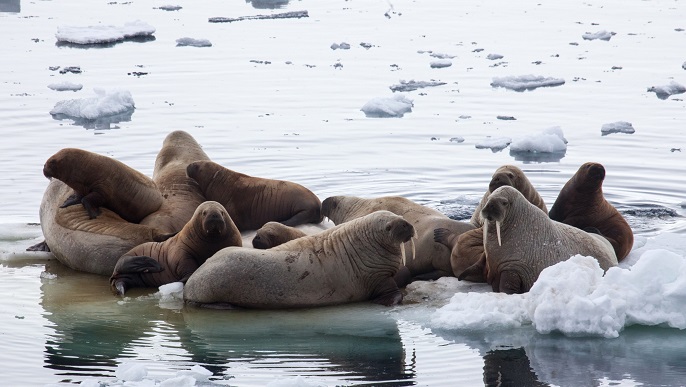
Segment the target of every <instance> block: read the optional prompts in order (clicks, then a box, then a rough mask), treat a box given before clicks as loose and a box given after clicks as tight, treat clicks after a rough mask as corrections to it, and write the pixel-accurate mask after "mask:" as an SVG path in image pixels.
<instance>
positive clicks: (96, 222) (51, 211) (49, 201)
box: [39, 179, 164, 276]
mask: <svg viewBox="0 0 686 387" xmlns="http://www.w3.org/2000/svg"><path fill="white" fill-rule="evenodd" d="M73 192H74V190H73V189H72V188H70V187H69V186H68V185H66V184H65V183H63V182H62V181H60V180H57V179H52V180H50V183H49V184H48V186H47V188H46V189H45V193H44V194H43V200H42V201H41V205H40V211H39V215H40V225H41V229H42V230H43V236H44V237H45V243H46V244H47V246H49V251H51V252H52V253H53V254H54V255H55V257H56V258H57V259H58V260H59V261H60V262H62V263H63V264H64V265H66V266H68V267H70V268H72V269H74V270H80V271H85V272H88V273H94V274H100V275H106V276H110V275H111V274H112V271H113V270H114V266H115V265H116V263H117V260H118V259H119V257H121V256H122V254H124V253H126V252H127V251H129V250H131V249H132V248H133V247H135V246H137V245H140V244H141V243H145V242H150V241H154V240H164V237H163V236H162V235H161V234H160V232H159V231H157V230H155V229H154V228H152V227H149V226H144V225H140V224H136V223H131V222H127V221H126V220H124V219H122V218H121V217H120V216H119V215H117V214H116V213H114V212H113V211H111V210H109V209H107V208H104V207H103V208H101V214H100V215H99V216H98V217H97V218H95V219H91V217H90V216H89V215H88V213H87V212H86V210H85V209H84V208H83V206H69V207H60V204H62V203H63V202H64V201H65V200H66V199H67V198H68V197H69V196H70V195H71V194H73Z"/></svg>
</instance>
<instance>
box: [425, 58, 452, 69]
mask: <svg viewBox="0 0 686 387" xmlns="http://www.w3.org/2000/svg"><path fill="white" fill-rule="evenodd" d="M452 65H453V62H452V61H450V60H449V59H441V60H435V61H432V62H431V63H429V66H431V68H432V69H441V68H444V67H450V66H452Z"/></svg>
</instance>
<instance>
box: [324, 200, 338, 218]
mask: <svg viewBox="0 0 686 387" xmlns="http://www.w3.org/2000/svg"><path fill="white" fill-rule="evenodd" d="M336 207H338V201H337V200H336V198H335V197H333V196H331V197H328V198H326V199H324V201H323V202H322V215H323V216H326V217H327V218H330V217H331V216H330V215H331V213H332V212H333V211H334V210H335V209H336Z"/></svg>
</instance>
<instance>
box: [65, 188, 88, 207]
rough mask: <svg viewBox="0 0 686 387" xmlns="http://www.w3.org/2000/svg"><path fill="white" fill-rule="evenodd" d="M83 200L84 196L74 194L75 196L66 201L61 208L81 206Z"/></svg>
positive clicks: (72, 195) (70, 196)
mask: <svg viewBox="0 0 686 387" xmlns="http://www.w3.org/2000/svg"><path fill="white" fill-rule="evenodd" d="M81 199H83V196H81V195H79V194H77V193H76V192H74V193H73V194H71V195H69V197H68V198H67V200H65V201H64V203H62V205H61V206H60V208H66V207H69V206H73V205H76V204H81Z"/></svg>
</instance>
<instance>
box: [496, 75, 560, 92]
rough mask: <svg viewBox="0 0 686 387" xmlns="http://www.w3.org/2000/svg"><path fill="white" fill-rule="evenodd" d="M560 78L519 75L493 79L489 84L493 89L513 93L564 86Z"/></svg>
mask: <svg viewBox="0 0 686 387" xmlns="http://www.w3.org/2000/svg"><path fill="white" fill-rule="evenodd" d="M564 83H565V80H564V79H562V78H552V77H544V76H541V75H531V74H530V75H520V76H508V77H495V78H493V81H492V82H491V86H493V87H503V88H506V89H510V90H514V91H525V90H534V89H537V88H539V87H553V86H560V85H564Z"/></svg>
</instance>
